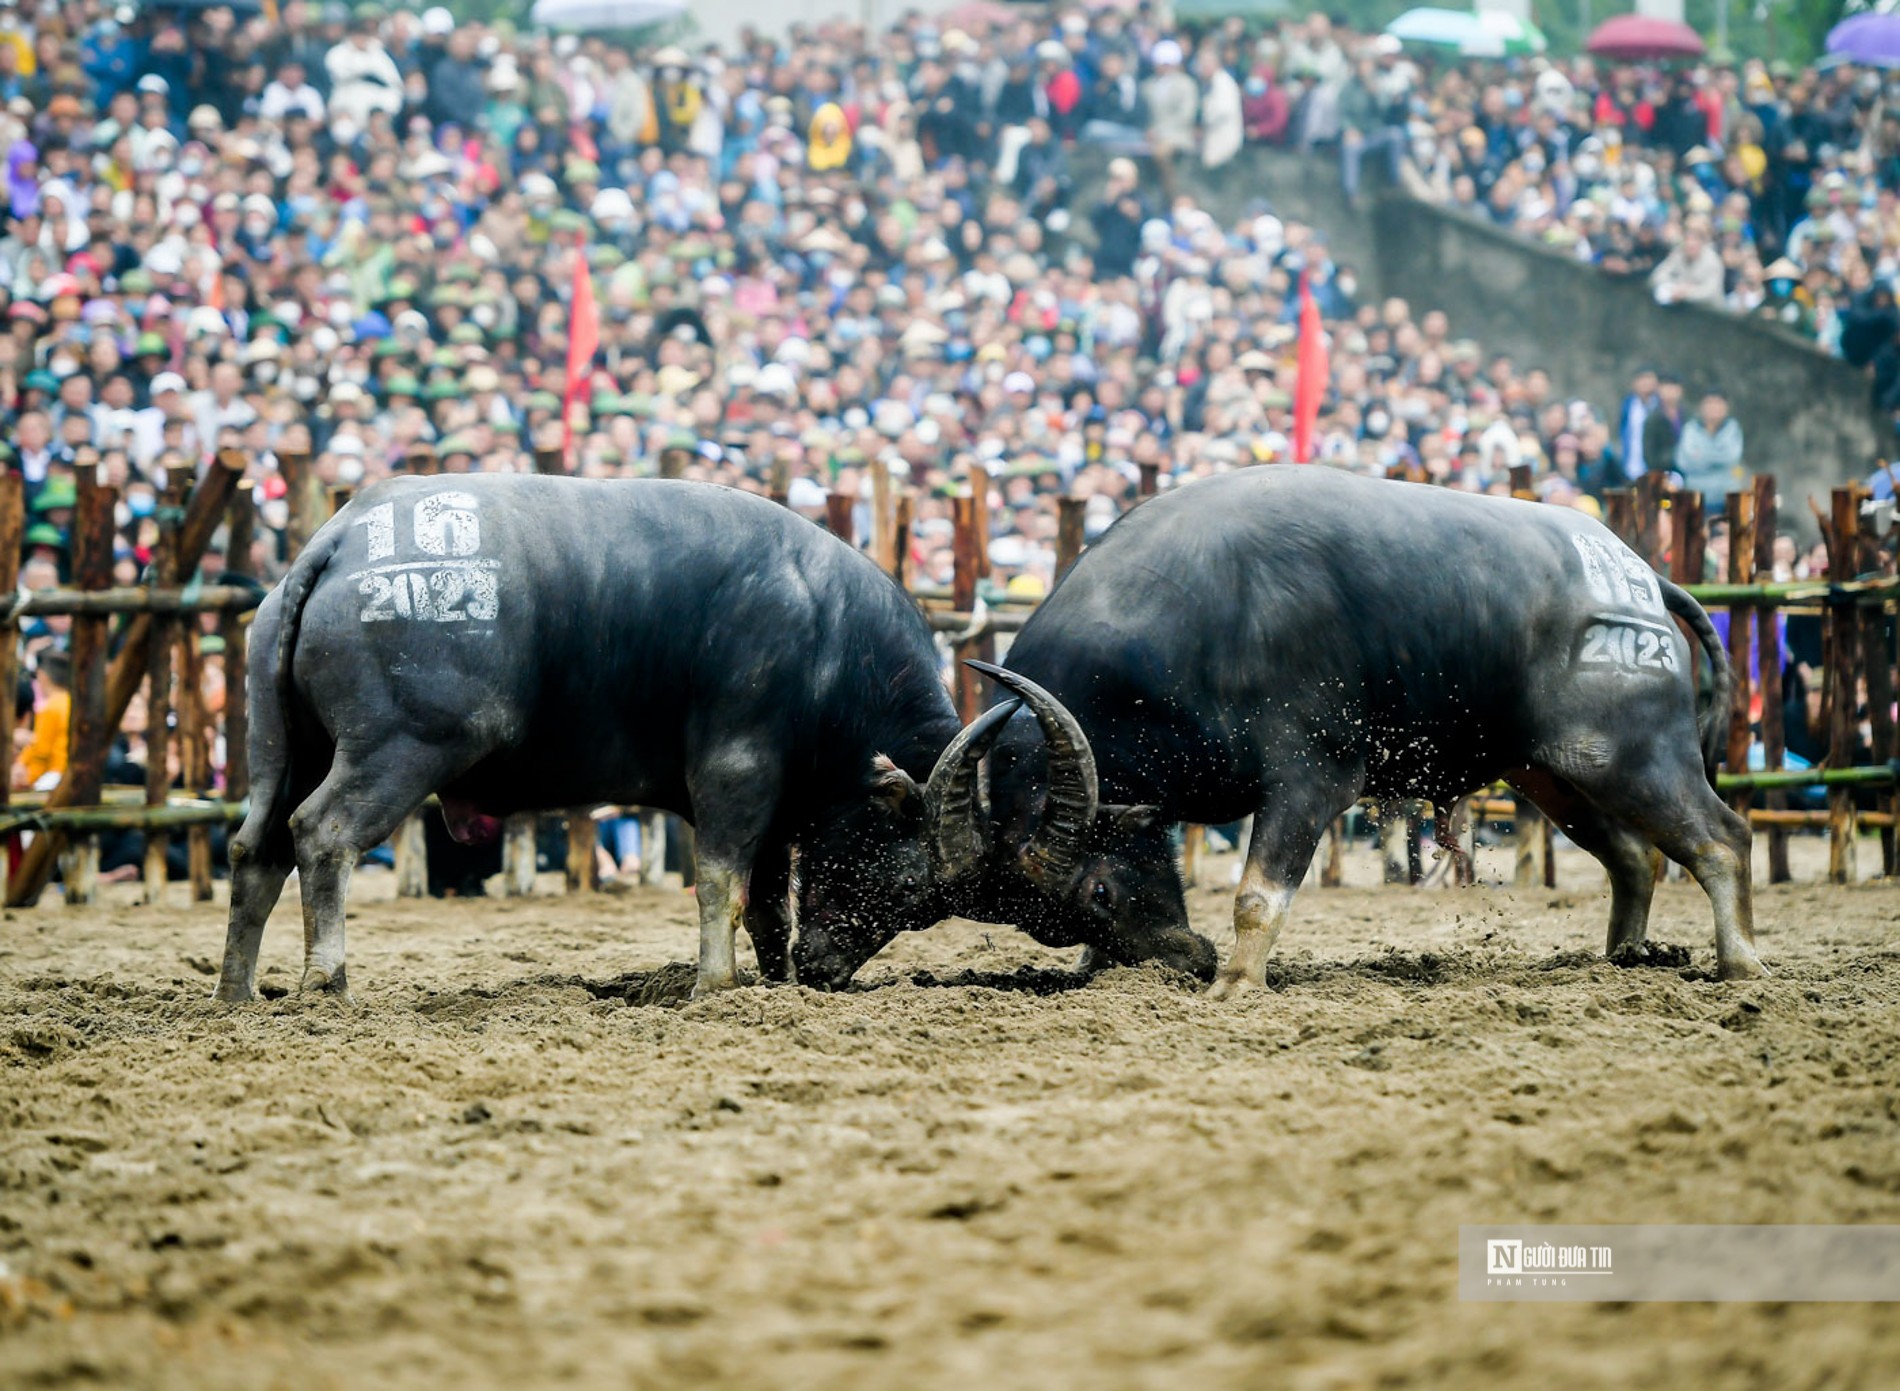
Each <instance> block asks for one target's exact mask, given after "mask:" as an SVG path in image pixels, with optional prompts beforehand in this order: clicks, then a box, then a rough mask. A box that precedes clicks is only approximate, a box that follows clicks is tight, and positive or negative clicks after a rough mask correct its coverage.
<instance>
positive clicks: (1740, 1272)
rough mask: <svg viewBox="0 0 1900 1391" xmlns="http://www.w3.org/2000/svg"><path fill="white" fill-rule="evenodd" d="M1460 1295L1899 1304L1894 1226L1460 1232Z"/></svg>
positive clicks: (1552, 1227) (1505, 1227)
mask: <svg viewBox="0 0 1900 1391" xmlns="http://www.w3.org/2000/svg"><path fill="white" fill-rule="evenodd" d="M1458 1294H1459V1297H1460V1298H1462V1299H1477V1300H1586V1301H1593V1302H1601V1301H1605V1300H1615V1301H1620V1302H1642V1301H1651V1300H1653V1301H1663V1302H1667V1301H1688V1302H1696V1303H1706V1302H1711V1301H1716V1302H1725V1301H1736V1302H1746V1303H1762V1302H1772V1303H1787V1302H1798V1301H1799V1302H1805V1301H1810V1300H1812V1301H1819V1302H1836V1303H1838V1302H1844V1301H1852V1302H1865V1301H1875V1300H1878V1301H1883V1302H1886V1301H1891V1302H1895V1303H1900V1225H1891V1226H1851V1225H1850V1226H1796V1225H1769V1226H1750V1225H1742V1224H1739V1223H1738V1224H1734V1225H1729V1226H1718V1225H1709V1226H1691V1225H1682V1226H1638V1225H1629V1226H1608V1225H1588V1226H1586V1225H1581V1224H1579V1225H1566V1224H1555V1223H1553V1224H1549V1225H1537V1226H1531V1225H1528V1224H1519V1223H1511V1224H1499V1225H1497V1226H1465V1227H1460V1228H1459V1230H1458Z"/></svg>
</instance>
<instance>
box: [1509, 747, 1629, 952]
mask: <svg viewBox="0 0 1900 1391" xmlns="http://www.w3.org/2000/svg"><path fill="white" fill-rule="evenodd" d="M1511 781H1512V785H1513V786H1514V787H1516V788H1517V790H1518V791H1519V792H1521V793H1523V794H1524V795H1525V796H1526V797H1528V798H1530V799H1531V800H1532V801H1534V802H1536V803H1537V805H1538V807H1539V808H1540V809H1541V810H1542V811H1543V813H1544V814H1545V815H1546V816H1548V817H1549V818H1550V819H1551V821H1552V823H1553V824H1555V825H1556V826H1557V827H1558V828H1559V829H1561V830H1562V831H1563V833H1564V834H1565V835H1567V836H1569V837H1570V838H1571V839H1572V840H1573V841H1575V842H1576V843H1577V844H1578V846H1580V847H1581V848H1582V849H1583V850H1585V851H1587V852H1588V853H1589V854H1591V855H1593V856H1595V857H1596V860H1597V863H1599V864H1601V865H1602V866H1603V872H1604V873H1605V874H1607V875H1608V876H1609V878H1610V931H1609V937H1608V940H1607V942H1606V943H1605V945H1604V948H1603V949H1604V951H1605V952H1611V953H1613V952H1615V951H1616V949H1617V948H1618V947H1623V946H1635V945H1637V944H1639V943H1641V942H1642V941H1643V939H1644V938H1646V937H1647V936H1648V935H1649V904H1650V900H1651V899H1653V898H1654V897H1655V896H1656V869H1657V865H1658V864H1659V862H1660V861H1661V858H1662V852H1661V851H1659V850H1657V849H1656V847H1655V846H1653V845H1651V844H1650V843H1649V841H1648V840H1647V839H1645V838H1644V837H1643V836H1642V835H1641V834H1640V833H1639V832H1637V831H1636V830H1634V829H1632V828H1631V827H1629V826H1627V825H1625V824H1623V823H1622V822H1620V821H1618V820H1616V819H1615V818H1613V817H1610V816H1606V815H1604V813H1602V812H1600V811H1598V810H1597V809H1596V808H1595V807H1594V806H1592V805H1591V804H1590V803H1589V802H1588V801H1586V800H1585V799H1584V797H1583V795H1582V794H1581V793H1579V792H1578V791H1577V790H1576V789H1575V788H1574V787H1572V786H1570V785H1569V784H1568V783H1566V782H1564V781H1563V780H1562V779H1561V778H1558V777H1556V776H1554V775H1552V774H1549V773H1543V772H1541V771H1540V772H1537V773H1533V774H1531V775H1529V776H1527V777H1521V778H1513V779H1512V780H1511Z"/></svg>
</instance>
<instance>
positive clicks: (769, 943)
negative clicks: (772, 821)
mask: <svg viewBox="0 0 1900 1391" xmlns="http://www.w3.org/2000/svg"><path fill="white" fill-rule="evenodd" d="M791 886H792V861H791V856H790V854H789V852H788V851H787V849H786V847H785V846H783V845H768V846H766V847H765V848H764V849H763V850H761V851H760V852H759V856H758V858H757V859H755V860H754V861H753V862H752V882H751V883H750V884H748V885H747V886H746V904H745V931H746V936H748V937H750V938H751V939H752V951H753V954H754V955H756V956H757V957H758V959H759V974H760V975H761V976H763V977H764V978H765V979H766V980H775V981H789V980H791V979H792V926H791V922H790V914H789V913H788V912H787V896H788V895H789V894H790V893H791Z"/></svg>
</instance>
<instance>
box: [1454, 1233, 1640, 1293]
mask: <svg viewBox="0 0 1900 1391" xmlns="http://www.w3.org/2000/svg"><path fill="white" fill-rule="evenodd" d="M1615 1273H1616V1251H1615V1248H1614V1247H1610V1246H1593V1245H1589V1244H1588V1243H1584V1242H1561V1243H1560V1242H1552V1241H1525V1240H1524V1239H1523V1238H1521V1237H1487V1238H1486V1239H1485V1243H1484V1276H1485V1284H1486V1285H1487V1286H1488V1287H1489V1288H1492V1289H1512V1288H1523V1287H1525V1286H1529V1287H1531V1288H1540V1289H1547V1288H1556V1289H1563V1288H1565V1287H1567V1286H1568V1284H1569V1282H1570V1280H1571V1279H1572V1278H1574V1277H1581V1276H1587V1275H1590V1276H1609V1275H1614V1274H1615Z"/></svg>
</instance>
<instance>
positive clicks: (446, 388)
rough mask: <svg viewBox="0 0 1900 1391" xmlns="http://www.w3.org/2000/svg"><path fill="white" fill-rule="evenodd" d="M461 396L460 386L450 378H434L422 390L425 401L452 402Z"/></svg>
mask: <svg viewBox="0 0 1900 1391" xmlns="http://www.w3.org/2000/svg"><path fill="white" fill-rule="evenodd" d="M461 394H462V384H461V383H460V382H458V381H456V380H455V379H454V378H452V377H436V378H435V379H433V380H432V381H431V382H430V383H429V384H428V385H427V386H425V387H423V388H422V399H423V400H425V401H431V402H433V401H452V400H454V399H455V398H456V397H458V396H460V395H461Z"/></svg>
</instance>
